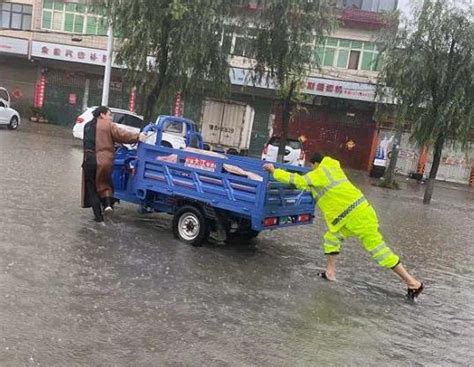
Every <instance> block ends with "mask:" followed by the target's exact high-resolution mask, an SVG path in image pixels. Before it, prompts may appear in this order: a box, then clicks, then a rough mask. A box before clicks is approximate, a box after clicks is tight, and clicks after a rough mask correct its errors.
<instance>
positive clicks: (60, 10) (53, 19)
mask: <svg viewBox="0 0 474 367" xmlns="http://www.w3.org/2000/svg"><path fill="white" fill-rule="evenodd" d="M41 27H42V28H43V29H49V30H53V31H60V32H71V33H80V34H91V35H106V34H107V24H106V18H105V17H104V15H103V14H97V10H96V9H94V8H92V7H88V6H86V5H83V4H75V3H64V2H63V1H55V0H44V1H43V12H42V21H41Z"/></svg>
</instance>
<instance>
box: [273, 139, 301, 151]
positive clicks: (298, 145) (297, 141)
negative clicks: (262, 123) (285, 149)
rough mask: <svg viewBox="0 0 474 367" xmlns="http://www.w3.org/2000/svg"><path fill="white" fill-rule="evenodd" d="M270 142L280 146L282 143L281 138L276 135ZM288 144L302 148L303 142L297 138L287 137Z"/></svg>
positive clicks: (291, 146)
mask: <svg viewBox="0 0 474 367" xmlns="http://www.w3.org/2000/svg"><path fill="white" fill-rule="evenodd" d="M268 144H271V145H274V146H279V145H280V138H279V137H277V136H274V137H273V138H271V139H270V141H269V142H268ZM286 145H287V146H289V147H290V148H292V149H301V142H300V141H299V140H297V139H287V140H286Z"/></svg>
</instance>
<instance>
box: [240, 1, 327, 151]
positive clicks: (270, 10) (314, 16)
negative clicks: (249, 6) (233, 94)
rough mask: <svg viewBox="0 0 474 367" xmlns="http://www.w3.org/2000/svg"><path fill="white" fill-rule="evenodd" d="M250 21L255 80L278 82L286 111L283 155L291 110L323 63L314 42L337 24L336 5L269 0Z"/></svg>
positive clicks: (259, 7)
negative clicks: (313, 73)
mask: <svg viewBox="0 0 474 367" xmlns="http://www.w3.org/2000/svg"><path fill="white" fill-rule="evenodd" d="M247 21H248V22H249V23H250V24H251V25H252V26H253V27H255V29H256V36H255V38H254V39H253V42H252V45H253V53H254V57H255V63H254V67H253V69H254V72H255V74H254V75H255V78H254V79H255V81H257V82H262V81H264V82H267V83H270V82H272V83H275V84H276V89H277V95H278V97H279V99H280V101H281V105H282V112H283V136H282V139H281V142H280V149H279V159H280V160H282V158H283V156H284V149H285V145H286V138H287V134H288V126H289V121H290V117H291V112H292V110H293V108H294V106H295V103H296V102H297V101H298V99H299V97H300V96H301V92H302V87H303V86H304V81H305V79H306V77H307V76H308V75H309V74H310V72H311V70H315V69H317V68H318V67H319V65H320V60H319V59H318V58H317V57H316V53H315V50H314V45H315V44H316V45H318V44H319V43H320V42H321V40H322V38H323V37H324V36H326V35H327V34H329V33H330V32H331V31H332V30H333V29H334V26H335V22H334V7H333V6H332V4H331V2H330V1H325V0H311V1H308V0H266V1H260V2H259V6H258V10H257V11H256V12H255V13H254V14H253V16H252V17H249V18H247Z"/></svg>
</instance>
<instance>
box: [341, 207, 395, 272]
mask: <svg viewBox="0 0 474 367" xmlns="http://www.w3.org/2000/svg"><path fill="white" fill-rule="evenodd" d="M348 219H349V220H348V221H347V223H346V224H345V227H346V228H347V229H349V230H350V231H351V232H352V233H353V234H354V235H355V236H356V237H358V238H359V240H360V241H361V242H362V245H363V247H364V248H365V250H366V251H367V252H369V253H370V254H371V256H372V259H373V260H375V261H376V262H377V263H378V264H379V265H380V266H382V267H384V268H388V269H391V268H394V267H395V266H397V265H398V263H399V262H400V258H399V257H398V256H397V255H396V254H395V253H394V252H393V251H392V250H391V249H390V248H389V247H388V246H387V245H386V244H385V242H384V239H383V236H382V234H381V233H380V231H379V223H378V219H377V214H376V213H375V210H374V209H373V208H372V207H371V206H368V207H366V208H363V209H361V210H360V211H358V213H357V215H354V216H353V217H351V218H348Z"/></svg>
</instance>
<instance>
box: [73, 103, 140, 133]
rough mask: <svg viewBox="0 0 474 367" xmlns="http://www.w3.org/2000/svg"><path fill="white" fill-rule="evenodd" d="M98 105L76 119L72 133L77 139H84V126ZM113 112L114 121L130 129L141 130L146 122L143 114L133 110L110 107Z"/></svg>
mask: <svg viewBox="0 0 474 367" xmlns="http://www.w3.org/2000/svg"><path fill="white" fill-rule="evenodd" d="M96 108H97V107H89V108H87V109H86V110H85V111H84V112H83V113H82V114H81V115H79V116H78V117H77V119H76V123H75V124H74V127H73V129H72V135H73V136H74V137H75V138H77V139H81V140H82V139H84V126H85V125H86V124H87V123H88V122H89V121H91V120H92V118H93V116H92V112H94V110H95V109H96ZM110 111H111V112H112V121H113V122H115V123H117V124H119V125H121V127H124V128H126V129H127V130H130V131H140V130H141V129H142V128H143V127H144V126H145V123H144V122H143V116H139V115H137V114H135V113H133V112H130V111H127V110H121V109H120V108H114V107H110Z"/></svg>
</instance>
